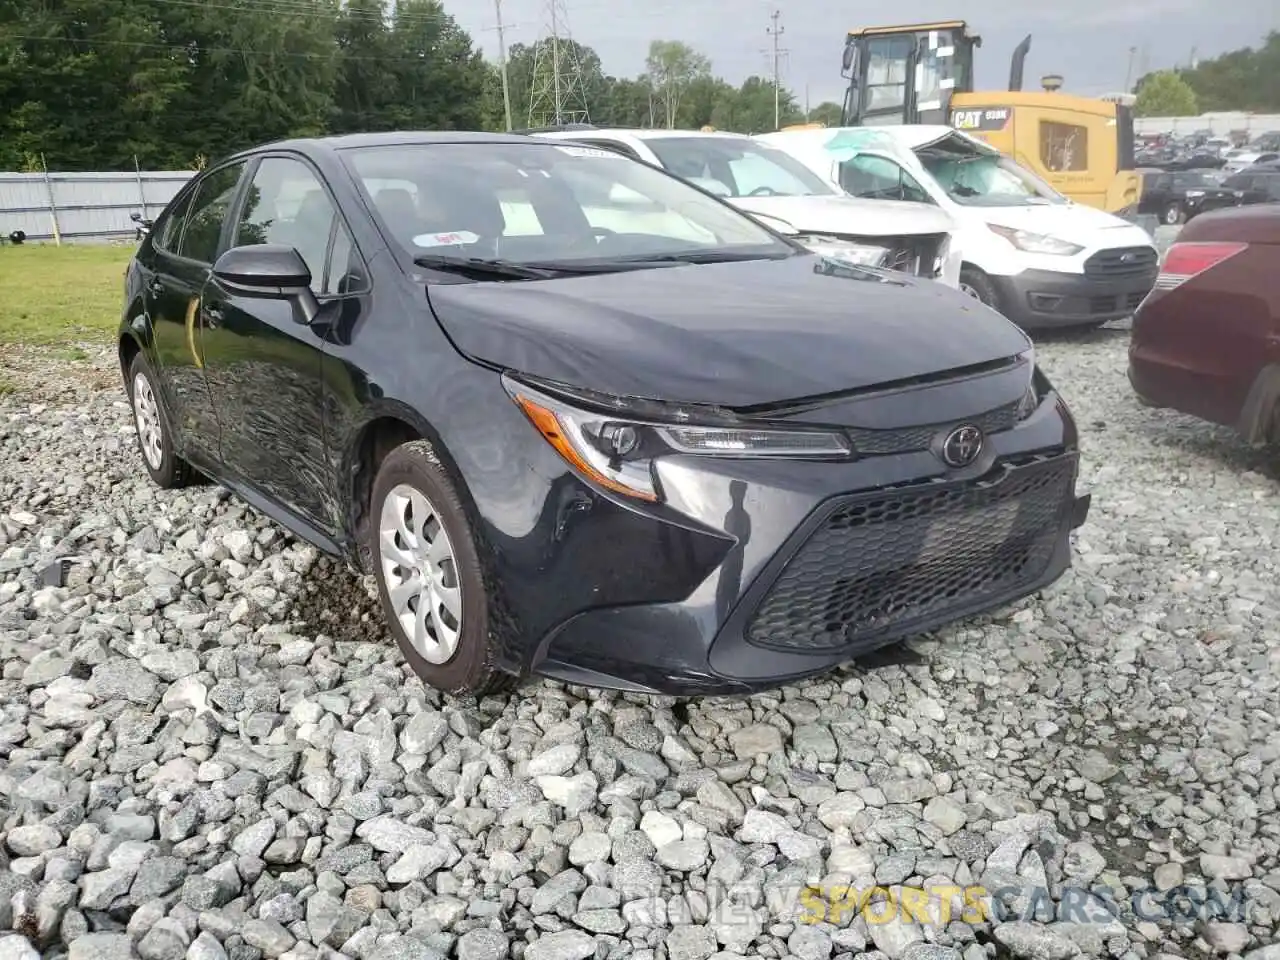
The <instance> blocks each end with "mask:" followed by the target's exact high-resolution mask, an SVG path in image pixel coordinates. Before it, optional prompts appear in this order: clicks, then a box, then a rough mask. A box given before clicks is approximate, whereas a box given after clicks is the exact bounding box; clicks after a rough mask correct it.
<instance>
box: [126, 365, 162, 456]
mask: <svg viewBox="0 0 1280 960" xmlns="http://www.w3.org/2000/svg"><path fill="white" fill-rule="evenodd" d="M133 417H134V419H135V420H136V421H137V423H138V440H139V441H140V442H141V446H142V455H143V456H144V457H145V458H146V460H147V465H148V466H150V467H151V469H152V470H159V469H160V463H161V461H162V460H163V459H164V447H163V445H162V444H163V441H164V428H163V427H162V426H161V424H160V406H159V404H158V403H156V395H155V392H154V391H153V390H152V389H151V381H150V380H149V379H148V378H147V375H146V374H144V373H139V374H138V375H137V376H135V377H134V378H133Z"/></svg>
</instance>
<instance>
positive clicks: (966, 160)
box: [917, 150, 1067, 207]
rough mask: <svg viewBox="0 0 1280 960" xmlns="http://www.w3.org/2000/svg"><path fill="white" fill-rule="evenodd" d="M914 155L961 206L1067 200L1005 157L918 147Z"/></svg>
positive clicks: (1027, 203)
mask: <svg viewBox="0 0 1280 960" xmlns="http://www.w3.org/2000/svg"><path fill="white" fill-rule="evenodd" d="M917 155H918V156H919V157H920V162H921V163H923V164H924V167H925V169H926V170H928V171H929V173H930V174H932V175H933V178H934V179H935V180H937V181H938V185H939V186H940V187H942V189H943V190H945V191H946V193H947V196H949V197H950V198H951V199H952V200H954V201H955V202H956V203H958V204H961V205H962V206H966V207H1027V206H1042V205H1044V204H1058V203H1066V202H1067V198H1066V197H1064V196H1062V194H1060V193H1058V192H1057V191H1056V190H1054V189H1053V187H1051V186H1049V184H1047V183H1045V182H1044V181H1043V180H1041V179H1040V178H1039V177H1037V176H1036V175H1035V174H1034V173H1032V172H1031V171H1030V170H1027V169H1026V168H1025V167H1021V166H1019V165H1018V164H1017V163H1015V162H1014V161H1012V160H1010V159H1009V158H1008V157H1004V156H991V155H988V154H980V155H975V154H968V155H964V156H958V155H957V154H955V153H953V152H944V151H940V150H921V151H919V152H918V154H917Z"/></svg>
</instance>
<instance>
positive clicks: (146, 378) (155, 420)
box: [126, 351, 197, 490]
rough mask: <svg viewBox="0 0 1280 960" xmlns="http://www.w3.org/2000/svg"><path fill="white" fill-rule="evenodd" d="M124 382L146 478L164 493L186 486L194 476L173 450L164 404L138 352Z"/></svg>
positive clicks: (149, 367) (149, 370)
mask: <svg viewBox="0 0 1280 960" xmlns="http://www.w3.org/2000/svg"><path fill="white" fill-rule="evenodd" d="M126 383H127V388H128V392H129V404H130V406H131V407H132V409H133V426H134V431H135V433H136V434H137V437H138V452H139V453H140V454H141V455H142V466H143V467H144V468H146V471H147V474H148V476H150V477H151V480H152V482H153V483H155V484H156V486H158V487H160V488H161V489H164V490H175V489H178V488H180V487H186V486H190V485H191V483H192V482H193V481H194V480H195V479H196V477H197V474H196V472H195V471H194V470H193V469H192V468H191V465H190V464H188V463H187V462H186V461H185V460H183V459H182V458H181V457H179V456H178V454H177V451H176V450H175V449H174V446H173V433H172V431H171V430H170V429H169V424H170V422H171V421H170V419H169V414H168V411H166V410H165V409H164V402H163V401H162V400H161V399H160V392H159V391H158V390H157V389H156V377H155V373H154V371H152V369H151V364H149V363H148V362H147V358H146V356H144V355H143V353H142V352H141V351H139V352H138V353H137V354H136V355H135V356H134V358H133V362H132V363H130V364H129V373H128V380H127V381H126Z"/></svg>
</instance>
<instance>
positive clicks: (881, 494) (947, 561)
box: [746, 454, 1075, 653]
mask: <svg viewBox="0 0 1280 960" xmlns="http://www.w3.org/2000/svg"><path fill="white" fill-rule="evenodd" d="M1074 475H1075V457H1074V455H1070V454H1068V455H1060V456H1054V457H1039V458H1035V459H1032V460H1029V461H1024V462H1021V463H1015V464H1008V463H1006V464H1004V465H1003V467H1002V468H997V472H995V473H993V474H989V475H988V476H987V477H985V478H983V479H982V480H978V481H970V482H967V483H961V484H940V483H934V484H920V485H913V486H909V487H902V488H898V489H895V490H891V491H877V492H876V493H874V494H869V495H858V496H855V497H850V498H846V499H844V500H841V501H839V502H837V503H836V505H835V506H834V507H833V508H832V509H831V510H830V512H829V513H828V514H827V516H826V517H825V519H824V520H823V521H822V523H821V524H820V525H819V526H818V527H817V529H816V530H815V532H814V533H813V534H812V535H811V536H810V537H809V539H808V540H807V541H806V542H805V543H804V545H803V546H802V547H801V548H800V550H799V551H798V552H797V553H796V554H795V556H793V557H792V558H791V560H790V561H789V562H788V563H787V565H786V566H785V568H784V569H783V572H782V574H781V575H780V576H779V577H778V579H777V580H776V581H775V582H774V584H773V586H772V587H771V588H770V589H769V591H768V592H767V593H766V595H765V597H764V599H763V600H762V601H761V603H760V604H759V606H758V607H757V608H756V611H755V614H754V615H753V617H752V618H751V620H750V622H749V624H748V626H747V631H746V634H747V640H748V641H749V642H751V643H753V644H756V645H757V646H766V647H772V648H778V649H786V650H793V651H807V652H815V653H816V652H828V651H834V650H838V649H840V648H842V647H847V646H851V645H854V644H859V643H863V642H867V641H871V640H875V639H878V638H883V637H886V636H888V635H905V634H906V633H908V632H910V631H911V629H912V628H913V626H914V625H915V624H918V623H921V622H925V621H929V620H931V619H934V618H937V617H938V616H939V615H945V614H946V612H947V611H948V610H949V609H953V608H960V607H966V608H968V607H973V606H979V605H981V603H982V601H983V600H996V599H997V598H999V597H1001V596H1004V595H1007V594H1009V593H1012V592H1016V591H1017V589H1018V588H1020V587H1023V586H1026V585H1029V584H1032V583H1034V582H1035V581H1036V580H1037V579H1038V578H1039V577H1040V576H1041V575H1042V574H1043V572H1044V570H1045V568H1046V567H1047V566H1048V564H1049V562H1050V560H1051V559H1052V555H1053V549H1054V544H1055V542H1056V539H1057V535H1058V531H1059V528H1060V526H1061V523H1062V521H1063V518H1064V515H1065V511H1066V510H1067V509H1068V508H1069V506H1070V502H1071V497H1072V493H1073V490H1072V484H1073V479H1074Z"/></svg>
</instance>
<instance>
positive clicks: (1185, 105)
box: [1134, 30, 1280, 117]
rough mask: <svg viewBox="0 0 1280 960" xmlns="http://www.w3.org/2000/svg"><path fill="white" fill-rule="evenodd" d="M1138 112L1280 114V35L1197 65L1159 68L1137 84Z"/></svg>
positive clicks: (1275, 33)
mask: <svg viewBox="0 0 1280 960" xmlns="http://www.w3.org/2000/svg"><path fill="white" fill-rule="evenodd" d="M1134 92H1135V93H1136V94H1137V95H1138V101H1137V103H1136V104H1135V112H1136V113H1137V114H1138V115H1139V116H1142V117H1188V116H1198V115H1199V114H1201V113H1211V112H1214V111H1219V110H1243V111H1248V112H1252V113H1280V31H1275V30H1273V31H1271V32H1270V33H1269V34H1267V37H1266V40H1265V41H1264V42H1263V43H1262V45H1261V46H1260V47H1257V48H1253V47H1246V48H1244V49H1242V50H1232V51H1231V52H1229V53H1224V54H1222V55H1221V56H1219V57H1214V58H1213V59H1211V60H1201V61H1200V62H1199V63H1197V64H1196V65H1195V66H1194V67H1189V68H1182V69H1177V70H1159V71H1156V72H1155V73H1149V74H1147V75H1145V76H1143V77H1141V78H1140V79H1139V80H1138V84H1137V86H1136V87H1135V88H1134Z"/></svg>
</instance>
